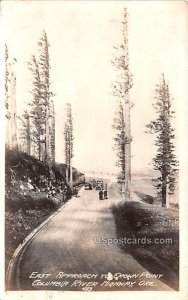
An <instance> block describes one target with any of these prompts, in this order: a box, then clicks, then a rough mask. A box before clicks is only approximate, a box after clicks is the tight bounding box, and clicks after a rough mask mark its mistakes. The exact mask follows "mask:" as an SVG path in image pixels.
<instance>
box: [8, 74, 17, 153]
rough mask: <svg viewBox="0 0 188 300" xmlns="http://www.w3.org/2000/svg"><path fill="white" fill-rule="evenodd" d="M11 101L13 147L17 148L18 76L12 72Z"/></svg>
mask: <svg viewBox="0 0 188 300" xmlns="http://www.w3.org/2000/svg"><path fill="white" fill-rule="evenodd" d="M10 102H11V120H10V121H11V132H10V138H11V148H12V149H17V146H18V143H17V119H16V76H15V74H14V73H13V72H12V74H11V95H10Z"/></svg>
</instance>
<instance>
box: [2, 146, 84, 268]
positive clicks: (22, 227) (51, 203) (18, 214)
mask: <svg viewBox="0 0 188 300" xmlns="http://www.w3.org/2000/svg"><path fill="white" fill-rule="evenodd" d="M65 170H66V165H63V164H55V165H53V166H51V168H49V166H48V165H47V164H45V163H44V162H41V161H39V160H38V159H36V158H34V157H32V156H30V155H27V154H26V153H22V152H18V151H13V150H6V157H5V267H6V269H7V266H8V263H9V261H10V259H11V256H12V254H13V252H14V250H15V249H16V247H17V246H18V245H19V244H20V243H21V242H22V241H23V239H24V238H25V237H26V236H27V235H28V234H29V233H30V232H31V231H32V230H33V229H35V228H36V227H37V226H39V225H40V224H41V223H42V222H43V221H44V220H45V219H46V218H47V217H49V216H50V215H51V214H52V213H53V212H54V211H56V210H57V209H58V207H59V206H61V205H62V204H63V203H65V202H66V201H68V200H69V199H70V198H71V196H72V191H71V189H70V187H69V185H68V184H67V183H66V180H65ZM73 179H74V183H75V184H78V183H81V182H84V180H85V177H84V174H82V173H80V172H78V171H77V170H76V169H75V168H74V170H73Z"/></svg>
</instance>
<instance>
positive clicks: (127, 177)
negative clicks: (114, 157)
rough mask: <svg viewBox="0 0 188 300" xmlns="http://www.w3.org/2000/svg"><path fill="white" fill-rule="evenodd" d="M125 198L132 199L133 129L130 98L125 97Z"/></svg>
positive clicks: (127, 95)
mask: <svg viewBox="0 0 188 300" xmlns="http://www.w3.org/2000/svg"><path fill="white" fill-rule="evenodd" d="M125 139H126V140H125V200H130V199H131V129H130V99H129V94H126V99H125Z"/></svg>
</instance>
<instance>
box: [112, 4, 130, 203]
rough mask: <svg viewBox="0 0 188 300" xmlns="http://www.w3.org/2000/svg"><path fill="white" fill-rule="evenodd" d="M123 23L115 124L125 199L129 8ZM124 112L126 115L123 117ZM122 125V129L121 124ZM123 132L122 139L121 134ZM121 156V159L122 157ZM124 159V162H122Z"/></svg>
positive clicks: (127, 189) (117, 58) (126, 197)
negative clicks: (118, 105) (118, 103)
mask: <svg viewBox="0 0 188 300" xmlns="http://www.w3.org/2000/svg"><path fill="white" fill-rule="evenodd" d="M121 23H122V25H123V28H122V37H123V39H122V43H121V45H120V46H119V47H114V48H115V49H116V50H117V54H116V56H115V58H114V60H113V62H112V63H113V64H114V65H115V67H116V69H117V70H118V71H119V72H120V73H119V80H117V81H116V82H115V83H114V86H113V87H114V95H115V96H116V97H118V98H119V99H120V111H119V113H120V114H119V120H118V122H117V120H116V122H117V124H118V125H116V124H115V126H114V128H115V129H117V137H116V142H118V143H119V147H118V152H117V153H118V161H119V162H120V160H121V164H120V168H121V170H120V172H121V174H122V196H123V198H124V200H130V198H131V141H132V138H131V124H130V123H131V122H130V109H131V103H130V97H129V90H130V89H131V87H132V76H131V74H130V72H129V52H128V28H127V10H126V8H125V9H124V10H123V21H122V22H121ZM122 113H124V116H123V117H122ZM120 125H121V126H122V128H121V129H120V128H119V126H120ZM116 127H117V128H116ZM119 131H120V132H121V139H120V136H119ZM123 132H124V133H123ZM120 158H121V159H120ZM122 159H124V162H122Z"/></svg>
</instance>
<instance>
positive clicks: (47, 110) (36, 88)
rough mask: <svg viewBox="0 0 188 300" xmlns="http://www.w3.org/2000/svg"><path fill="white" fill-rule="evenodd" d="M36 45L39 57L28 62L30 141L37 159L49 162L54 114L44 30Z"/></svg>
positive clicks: (33, 57)
mask: <svg viewBox="0 0 188 300" xmlns="http://www.w3.org/2000/svg"><path fill="white" fill-rule="evenodd" d="M38 46H39V57H38V58H36V57H35V56H34V55H33V56H32V59H31V61H30V62H29V68H30V70H31V72H32V75H33V89H32V91H31V93H32V95H33V98H32V101H31V103H30V107H31V111H30V117H31V121H32V141H33V142H34V143H35V144H36V145H37V148H38V151H37V152H38V157H39V159H40V160H45V161H46V162H48V163H49V164H51V162H52V161H55V114H54V104H53V99H52V98H53V96H54V94H53V93H52V92H51V90H50V61H49V46H50V45H49V43H48V38H47V34H46V32H45V31H43V34H42V37H41V38H40V40H39V42H38ZM52 143H53V145H52Z"/></svg>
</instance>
